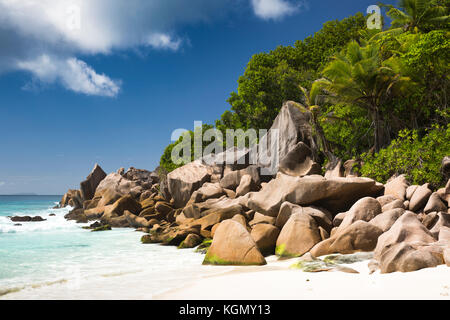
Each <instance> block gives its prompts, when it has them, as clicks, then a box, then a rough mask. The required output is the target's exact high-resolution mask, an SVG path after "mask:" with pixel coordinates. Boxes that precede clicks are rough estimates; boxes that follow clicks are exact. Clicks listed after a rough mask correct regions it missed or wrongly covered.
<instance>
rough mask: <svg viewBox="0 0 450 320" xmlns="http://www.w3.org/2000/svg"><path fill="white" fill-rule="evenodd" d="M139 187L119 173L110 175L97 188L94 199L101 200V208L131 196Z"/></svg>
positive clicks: (99, 204)
mask: <svg viewBox="0 0 450 320" xmlns="http://www.w3.org/2000/svg"><path fill="white" fill-rule="evenodd" d="M137 186H138V185H137V183H136V182H135V181H130V180H127V179H125V178H123V177H122V176H121V175H120V174H118V173H110V174H108V175H107V176H106V178H104V179H103V180H102V181H101V182H100V184H99V185H98V186H97V189H96V191H95V196H94V197H95V198H101V200H100V201H99V203H98V206H99V207H102V206H106V205H109V204H112V203H114V202H115V201H117V200H118V199H119V198H120V197H123V196H125V195H128V194H130V193H131V190H132V189H134V188H136V187H137Z"/></svg>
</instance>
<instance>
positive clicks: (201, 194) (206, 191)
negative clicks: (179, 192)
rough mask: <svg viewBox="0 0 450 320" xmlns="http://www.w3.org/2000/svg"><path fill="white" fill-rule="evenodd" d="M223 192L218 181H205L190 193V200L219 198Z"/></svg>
mask: <svg viewBox="0 0 450 320" xmlns="http://www.w3.org/2000/svg"><path fill="white" fill-rule="evenodd" d="M224 194H225V191H224V190H223V188H222V187H221V186H220V184H219V183H209V182H206V183H205V184H203V186H202V187H201V188H200V189H198V190H197V191H195V192H194V193H193V194H192V196H191V200H193V202H194V203H195V202H204V201H206V200H208V199H213V198H220V197H221V196H223V195H224ZM191 200H189V201H191Z"/></svg>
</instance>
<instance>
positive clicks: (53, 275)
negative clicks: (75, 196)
mask: <svg viewBox="0 0 450 320" xmlns="http://www.w3.org/2000/svg"><path fill="white" fill-rule="evenodd" d="M60 198H61V197H60V196H0V299H151V298H152V297H153V296H154V295H155V294H159V293H162V292H164V291H166V290H171V289H174V288H177V287H181V286H184V285H187V284H188V283H191V282H192V281H196V280H197V279H200V278H202V277H205V276H209V275H214V274H218V273H223V272H226V271H228V270H230V268H226V267H225V268H224V267H214V266H202V265H201V263H202V261H203V257H204V256H203V255H201V254H199V253H195V252H194V250H193V249H183V250H179V249H177V248H175V247H167V246H161V245H157V244H145V245H144V244H141V243H140V237H141V236H142V233H140V232H136V231H135V230H133V229H129V228H123V229H121V228H117V229H113V230H111V231H103V232H91V231H90V230H85V229H82V226H85V225H87V224H77V223H75V222H74V221H67V220H65V219H64V215H65V214H66V213H67V212H68V211H69V210H70V208H63V209H52V207H54V206H55V204H56V203H57V202H58V201H59V200H60ZM52 213H53V214H55V216H50V214H52ZM15 215H20V216H23V215H29V216H37V215H39V216H41V217H42V218H44V219H47V220H46V221H42V222H20V224H21V226H15V225H14V224H15V223H16V222H12V221H11V220H10V219H9V218H8V216H15Z"/></svg>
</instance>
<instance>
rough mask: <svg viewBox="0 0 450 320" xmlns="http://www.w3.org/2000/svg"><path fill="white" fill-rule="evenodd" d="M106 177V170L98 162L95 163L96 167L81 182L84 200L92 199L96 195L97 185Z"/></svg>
mask: <svg viewBox="0 0 450 320" xmlns="http://www.w3.org/2000/svg"><path fill="white" fill-rule="evenodd" d="M105 178H106V173H105V171H103V169H102V168H101V167H100V166H99V165H98V164H95V166H94V169H93V170H92V172H91V173H90V174H89V175H88V176H87V178H86V180H84V181H82V182H81V183H80V193H81V198H82V199H83V201H86V200H91V199H92V198H93V197H94V195H95V190H97V186H98V185H99V184H100V182H101V181H102V180H103V179H105Z"/></svg>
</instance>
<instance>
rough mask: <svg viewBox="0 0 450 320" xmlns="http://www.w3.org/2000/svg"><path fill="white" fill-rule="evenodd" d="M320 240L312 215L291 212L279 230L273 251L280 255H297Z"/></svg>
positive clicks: (306, 250)
mask: <svg viewBox="0 0 450 320" xmlns="http://www.w3.org/2000/svg"><path fill="white" fill-rule="evenodd" d="M321 240H322V238H321V236H320V231H319V227H318V225H317V223H316V221H315V220H314V218H313V217H311V216H310V215H308V214H306V213H293V214H292V215H291V216H290V218H289V220H288V221H287V222H286V224H285V225H284V227H283V229H282V230H281V232H280V235H279V237H278V239H277V244H276V250H275V253H276V254H277V255H278V256H281V257H299V256H301V255H303V254H304V253H306V252H308V251H309V250H310V249H311V248H312V247H313V246H314V245H315V244H316V243H318V242H320V241H321Z"/></svg>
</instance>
